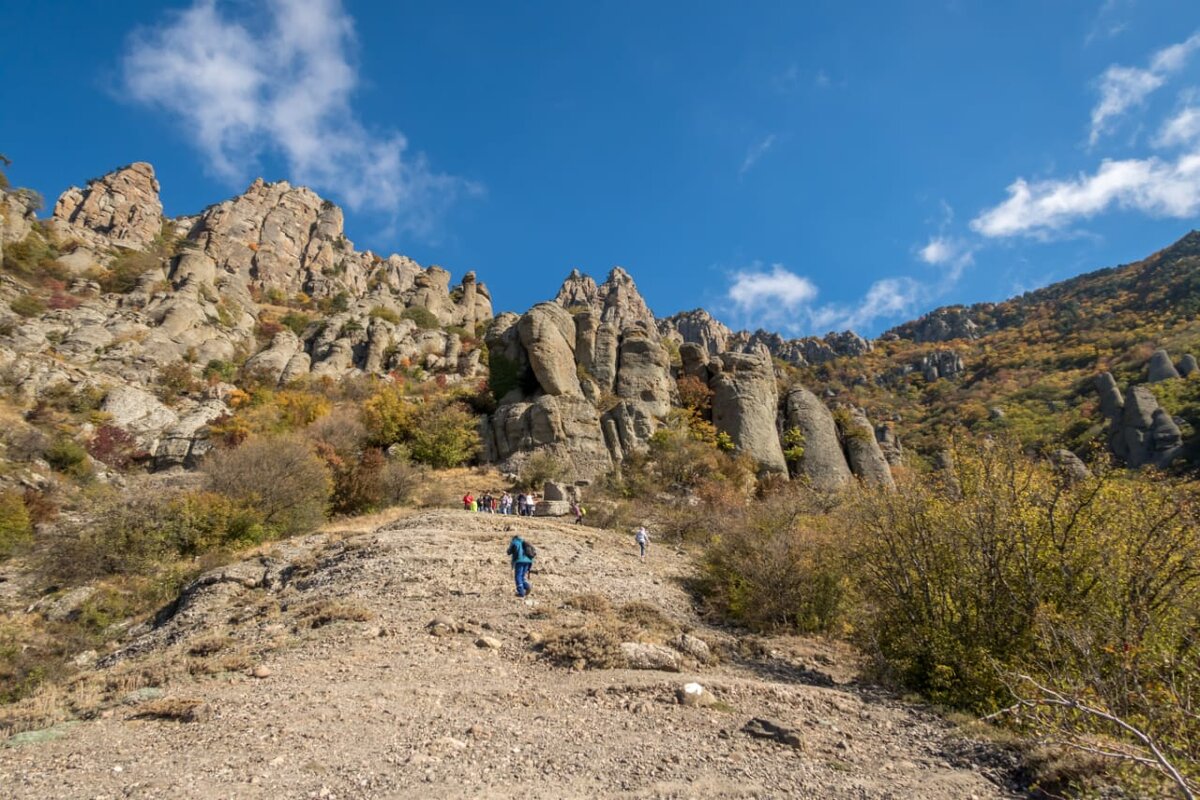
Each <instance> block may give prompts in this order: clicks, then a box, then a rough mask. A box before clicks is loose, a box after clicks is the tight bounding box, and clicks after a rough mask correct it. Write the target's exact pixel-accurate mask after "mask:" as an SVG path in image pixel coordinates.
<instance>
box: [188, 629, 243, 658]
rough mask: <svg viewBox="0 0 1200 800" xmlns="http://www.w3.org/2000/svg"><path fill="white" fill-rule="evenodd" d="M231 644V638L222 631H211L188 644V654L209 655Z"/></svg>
mask: <svg viewBox="0 0 1200 800" xmlns="http://www.w3.org/2000/svg"><path fill="white" fill-rule="evenodd" d="M231 644H233V640H232V639H230V638H229V637H228V636H227V635H225V634H223V633H211V634H209V635H207V636H202V637H200V638H199V639H197V640H195V641H194V642H192V643H191V645H189V646H188V650H187V652H188V655H189V656H200V657H204V656H211V655H216V654H217V653H219V652H221V651H222V650H224V649H225V648H227V647H229V645H231Z"/></svg>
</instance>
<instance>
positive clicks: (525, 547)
mask: <svg viewBox="0 0 1200 800" xmlns="http://www.w3.org/2000/svg"><path fill="white" fill-rule="evenodd" d="M521 550H522V551H523V552H524V553H525V557H526V558H528V559H529V560H530V561H533V560H534V559H535V558H537V548H536V547H534V546H533V545H531V544H530V543H529V542H526V541H524V540H522V541H521Z"/></svg>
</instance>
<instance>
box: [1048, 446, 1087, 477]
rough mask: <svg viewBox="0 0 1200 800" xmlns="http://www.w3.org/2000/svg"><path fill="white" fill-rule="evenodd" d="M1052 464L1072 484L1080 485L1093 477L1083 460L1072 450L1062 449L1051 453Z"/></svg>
mask: <svg viewBox="0 0 1200 800" xmlns="http://www.w3.org/2000/svg"><path fill="white" fill-rule="evenodd" d="M1050 462H1051V463H1052V464H1054V467H1055V469H1057V470H1058V471H1059V472H1061V473H1062V474H1063V475H1065V476H1066V478H1067V480H1068V481H1069V482H1071V483H1079V482H1081V481H1086V480H1087V479H1089V478H1091V477H1092V471H1091V470H1090V469H1088V467H1087V464H1085V463H1083V459H1081V458H1080V457H1079V456H1077V455H1075V454H1074V453H1073V452H1071V451H1070V450H1066V449H1062V448H1060V449H1058V450H1054V451H1051V453H1050Z"/></svg>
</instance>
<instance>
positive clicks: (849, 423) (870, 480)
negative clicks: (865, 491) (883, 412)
mask: <svg viewBox="0 0 1200 800" xmlns="http://www.w3.org/2000/svg"><path fill="white" fill-rule="evenodd" d="M843 419H844V420H845V422H844V426H843V428H842V431H841V434H842V436H841V438H842V443H843V445H844V447H845V452H846V461H847V463H848V464H849V466H850V471H851V472H853V473H854V474H855V475H856V476H857V477H858V478H859V479H860V480H861V481H862V482H863V483H865V484H867V485H868V486H888V487H891V486H895V485H896V481H895V479H893V478H892V471H891V469H890V468H889V467H888V461H887V458H886V457H885V456H884V454H883V450H882V449H881V448H880V446H879V443H878V442H877V441H876V440H875V429H874V428H873V427H872V426H871V421H870V420H869V419H867V415H866V413H865V412H863V410H862V409H860V408H850V409H847V410H846V413H845V414H844V415H843Z"/></svg>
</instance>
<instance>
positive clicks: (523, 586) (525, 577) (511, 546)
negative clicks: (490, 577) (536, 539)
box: [508, 536, 537, 597]
mask: <svg viewBox="0 0 1200 800" xmlns="http://www.w3.org/2000/svg"><path fill="white" fill-rule="evenodd" d="M508 557H509V560H510V561H511V562H512V568H513V578H514V579H515V580H516V583H517V597H524V596H525V595H527V594H529V591H530V589H531V588H532V587H530V585H529V568H530V567H532V566H533V560H534V559H535V558H537V551H536V550H535V549H534V547H533V545H531V544H530V543H529V542H526V541H525V540H524V539H522V538H521V537H520V536H514V537H513V538H512V541H511V542H509V543H508Z"/></svg>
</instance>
